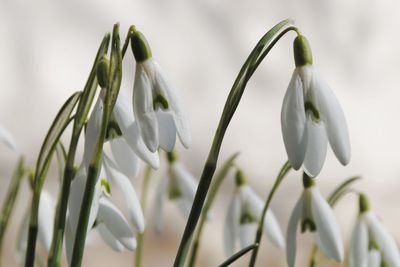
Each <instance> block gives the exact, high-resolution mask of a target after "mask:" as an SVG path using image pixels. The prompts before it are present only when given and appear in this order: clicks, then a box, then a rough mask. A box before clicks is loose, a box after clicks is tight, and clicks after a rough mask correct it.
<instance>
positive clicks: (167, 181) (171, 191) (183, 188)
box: [154, 152, 198, 232]
mask: <svg viewBox="0 0 400 267" xmlns="http://www.w3.org/2000/svg"><path fill="white" fill-rule="evenodd" d="M167 157H168V161H169V166H168V175H167V177H163V178H162V180H161V181H160V184H159V185H158V187H157V193H156V196H155V201H154V226H155V230H156V232H160V231H161V229H162V225H163V210H164V204H165V202H166V201H167V200H169V201H171V202H173V203H175V204H176V206H177V207H178V209H179V211H180V212H181V213H182V215H183V216H184V217H185V218H187V217H188V216H189V213H190V209H191V207H192V204H193V200H194V196H195V194H196V189H197V183H198V182H197V179H196V178H195V177H194V176H193V175H192V174H191V173H190V172H189V171H188V170H187V169H186V168H185V166H184V165H182V163H181V162H180V161H179V160H178V159H177V157H176V154H175V152H168V153H167Z"/></svg>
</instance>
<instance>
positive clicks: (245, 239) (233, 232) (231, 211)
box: [224, 184, 285, 257]
mask: <svg viewBox="0 0 400 267" xmlns="http://www.w3.org/2000/svg"><path fill="white" fill-rule="evenodd" d="M263 206H264V203H263V201H262V200H261V198H260V197H259V196H257V195H256V193H255V192H254V191H253V190H252V189H251V188H250V187H249V186H248V185H247V184H239V185H238V186H237V188H236V190H235V193H234V195H233V198H232V200H231V202H230V204H229V208H228V212H227V214H226V217H225V227H224V247H225V254H226V256H228V257H229V256H231V255H233V254H234V253H235V252H237V251H236V248H237V241H238V240H239V241H240V247H241V248H245V247H247V246H249V245H251V244H253V243H254V239H255V236H256V232H257V227H258V224H259V221H260V219H261V214H262V211H263ZM263 228H264V232H265V234H266V235H267V237H268V238H269V239H270V240H271V241H272V242H273V243H274V244H275V245H276V246H277V247H279V248H284V247H285V241H284V238H283V235H282V231H281V229H280V227H279V224H278V221H277V220H276V218H275V216H274V214H273V213H272V210H270V209H268V211H267V214H266V217H265V220H264V225H263Z"/></svg>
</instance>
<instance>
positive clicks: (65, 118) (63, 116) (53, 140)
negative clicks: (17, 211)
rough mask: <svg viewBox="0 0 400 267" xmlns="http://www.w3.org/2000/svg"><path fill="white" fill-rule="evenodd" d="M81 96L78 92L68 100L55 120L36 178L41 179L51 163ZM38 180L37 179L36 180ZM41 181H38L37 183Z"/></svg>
mask: <svg viewBox="0 0 400 267" xmlns="http://www.w3.org/2000/svg"><path fill="white" fill-rule="evenodd" d="M80 96H81V92H76V93H74V94H73V95H72V96H70V97H69V98H68V100H67V101H66V102H65V104H64V105H63V106H62V107H61V109H60V111H59V112H58V114H57V116H56V118H55V119H54V121H53V123H52V125H51V126H50V129H49V131H48V132H47V135H46V138H45V139H44V142H43V145H42V148H41V149H40V153H39V156H38V160H37V163H36V177H40V176H41V174H42V172H43V170H44V169H45V165H46V162H47V161H50V157H51V155H52V152H53V151H54V148H55V146H56V144H57V142H58V140H59V138H60V136H61V134H62V133H63V132H64V129H65V128H66V126H67V125H68V124H69V122H70V120H71V118H70V115H71V113H72V111H73V109H74V108H75V105H76V103H77V102H78V100H79V97H80ZM35 179H36V178H35ZM37 182H39V181H36V183H37Z"/></svg>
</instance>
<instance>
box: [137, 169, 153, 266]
mask: <svg viewBox="0 0 400 267" xmlns="http://www.w3.org/2000/svg"><path fill="white" fill-rule="evenodd" d="M150 178H151V167H150V166H147V167H146V170H145V173H144V179H143V185H142V195H141V197H140V205H141V206H142V210H143V215H144V216H146V205H147V193H148V190H149V184H150ZM143 250H144V232H143V233H139V234H138V235H137V247H136V253H135V267H141V266H142V261H143Z"/></svg>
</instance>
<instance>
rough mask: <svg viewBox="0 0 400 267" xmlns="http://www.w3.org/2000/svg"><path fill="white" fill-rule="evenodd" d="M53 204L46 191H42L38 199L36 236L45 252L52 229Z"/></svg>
mask: <svg viewBox="0 0 400 267" xmlns="http://www.w3.org/2000/svg"><path fill="white" fill-rule="evenodd" d="M54 212H55V204H54V201H53V199H52V197H51V196H50V195H49V193H47V192H46V191H44V190H43V191H42V192H41V194H40V201H39V217H38V236H39V240H40V241H41V242H42V243H43V247H44V249H45V250H46V252H49V251H50V246H51V240H52V237H53V229H54V225H53V224H54Z"/></svg>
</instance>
